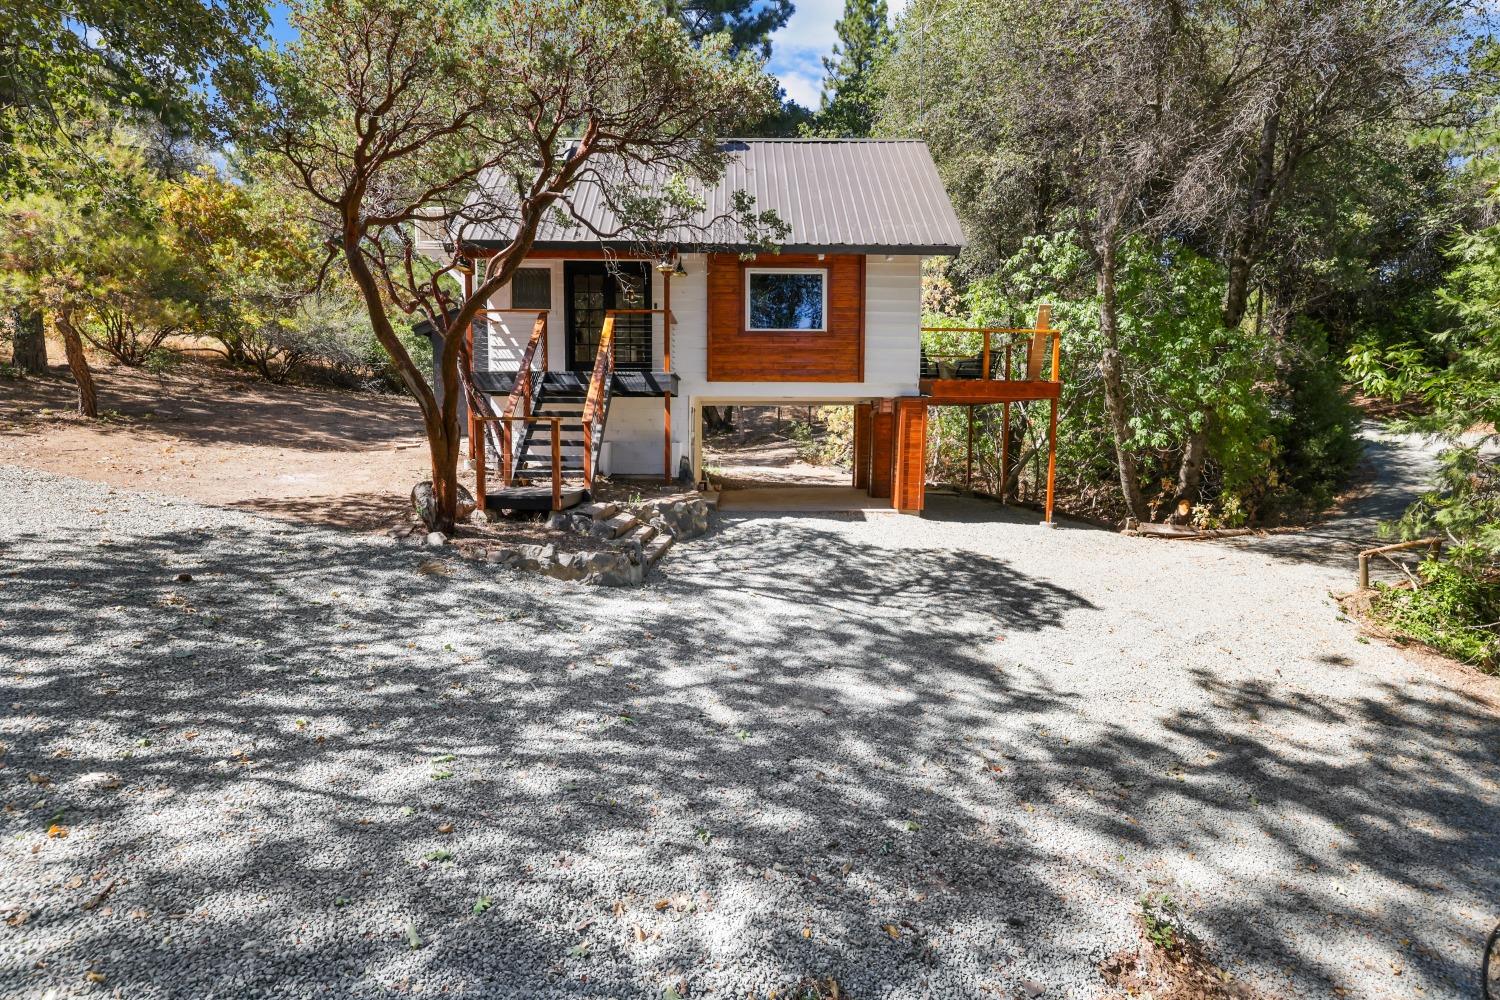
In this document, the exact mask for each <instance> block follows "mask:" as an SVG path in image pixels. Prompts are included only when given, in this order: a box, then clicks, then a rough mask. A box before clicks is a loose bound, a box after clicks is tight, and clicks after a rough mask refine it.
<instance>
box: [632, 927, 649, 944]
mask: <svg viewBox="0 0 1500 1000" xmlns="http://www.w3.org/2000/svg"><path fill="white" fill-rule="evenodd" d="M634 930H635V943H636V944H644V943H645V941H646V932H645V931H643V930H641V925H640V924H636V925H635V928H634Z"/></svg>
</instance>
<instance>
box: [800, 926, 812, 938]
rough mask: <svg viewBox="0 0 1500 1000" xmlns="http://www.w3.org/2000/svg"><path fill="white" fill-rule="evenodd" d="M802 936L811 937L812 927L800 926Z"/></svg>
mask: <svg viewBox="0 0 1500 1000" xmlns="http://www.w3.org/2000/svg"><path fill="white" fill-rule="evenodd" d="M802 936H803V937H804V938H810V937H812V928H811V927H804V928H802Z"/></svg>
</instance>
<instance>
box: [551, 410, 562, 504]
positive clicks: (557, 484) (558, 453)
mask: <svg viewBox="0 0 1500 1000" xmlns="http://www.w3.org/2000/svg"><path fill="white" fill-rule="evenodd" d="M561 433H562V418H561V417H553V418H552V509H553V510H562V439H561V437H560V435H561Z"/></svg>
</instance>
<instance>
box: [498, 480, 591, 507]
mask: <svg viewBox="0 0 1500 1000" xmlns="http://www.w3.org/2000/svg"><path fill="white" fill-rule="evenodd" d="M588 495H589V491H588V490H586V489H584V488H583V487H582V486H564V487H563V489H562V506H561V507H560V508H558V509H559V510H567V509H568V508H569V507H577V506H578V505H579V504H581V503H583V502H584V501H585V500H586V499H588ZM484 500H485V503H484V509H485V510H534V511H547V510H551V509H552V485H551V483H548V484H547V485H546V486H506V487H503V488H501V489H497V490H486V491H485V494H484Z"/></svg>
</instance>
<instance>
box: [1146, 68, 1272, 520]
mask: <svg viewBox="0 0 1500 1000" xmlns="http://www.w3.org/2000/svg"><path fill="white" fill-rule="evenodd" d="M1282 104H1283V98H1282V97H1280V96H1278V97H1277V98H1276V100H1274V101H1273V102H1272V104H1271V107H1270V109H1269V110H1268V111H1267V113H1266V117H1265V119H1264V120H1263V121H1262V122H1261V129H1260V142H1259V144H1258V145H1257V146H1256V150H1255V164H1254V167H1253V173H1252V175H1251V180H1250V187H1249V190H1247V191H1246V192H1245V204H1244V207H1243V208H1242V209H1241V214H1240V216H1239V219H1238V225H1237V226H1236V227H1235V232H1234V233H1233V235H1232V237H1231V240H1230V244H1229V260H1228V267H1227V272H1228V274H1227V279H1228V280H1227V282H1226V283H1225V287H1224V305H1223V309H1222V310H1221V311H1220V316H1219V321H1220V322H1221V323H1222V324H1223V327H1224V330H1223V335H1224V336H1225V337H1234V336H1238V335H1239V328H1240V322H1241V321H1242V320H1243V319H1244V318H1245V310H1246V308H1247V306H1248V305H1249V302H1250V273H1251V270H1252V269H1253V267H1254V264H1255V255H1256V249H1257V247H1258V246H1259V244H1260V239H1261V235H1262V234H1263V233H1264V232H1265V231H1266V227H1267V226H1268V225H1269V224H1270V217H1271V215H1273V214H1274V213H1275V202H1276V199H1274V198H1273V197H1272V196H1273V194H1274V188H1275V185H1276V144H1277V141H1278V140H1279V139H1280V137H1281V113H1282ZM1213 419H1214V414H1212V413H1205V414H1203V424H1202V425H1201V426H1200V427H1199V428H1198V430H1196V431H1194V432H1193V433H1192V434H1190V435H1188V439H1187V441H1186V442H1184V444H1183V448H1182V462H1181V464H1179V465H1178V467H1177V496H1176V497H1175V502H1174V503H1173V504H1171V505H1170V506H1169V507H1168V508H1167V509H1166V512H1165V514H1166V519H1168V520H1180V519H1185V518H1186V516H1187V515H1189V514H1191V513H1192V509H1193V505H1194V504H1195V503H1197V502H1198V494H1199V491H1200V489H1201V488H1202V485H1203V463H1204V462H1205V461H1206V460H1207V458H1208V427H1209V424H1210V422H1212V420H1213Z"/></svg>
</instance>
